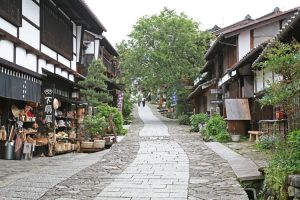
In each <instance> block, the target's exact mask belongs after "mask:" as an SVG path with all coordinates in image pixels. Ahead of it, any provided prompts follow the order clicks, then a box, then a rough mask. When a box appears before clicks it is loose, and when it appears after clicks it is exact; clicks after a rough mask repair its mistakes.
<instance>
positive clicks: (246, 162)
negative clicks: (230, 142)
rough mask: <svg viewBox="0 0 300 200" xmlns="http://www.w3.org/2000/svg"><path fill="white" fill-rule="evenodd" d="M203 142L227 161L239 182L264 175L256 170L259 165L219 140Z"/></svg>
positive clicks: (256, 178)
mask: <svg viewBox="0 0 300 200" xmlns="http://www.w3.org/2000/svg"><path fill="white" fill-rule="evenodd" d="M205 144H206V146H208V147H209V148H210V149H211V150H213V151H214V152H215V153H216V154H218V155H219V156H220V157H221V158H223V159H224V160H226V161H227V162H228V163H229V165H230V166H231V168H232V170H233V171H234V173H235V175H236V176H237V178H238V179H239V180H240V181H241V182H243V181H253V180H261V179H264V176H263V175H262V174H261V173H260V172H259V171H258V168H259V167H258V166H257V165H256V164H255V163H254V162H253V161H252V160H251V159H248V158H244V157H243V156H241V155H240V154H238V153H236V152H234V151H232V150H231V149H229V148H228V147H226V146H224V145H223V144H221V143H219V142H207V143H205Z"/></svg>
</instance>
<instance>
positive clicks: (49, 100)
mask: <svg viewBox="0 0 300 200" xmlns="http://www.w3.org/2000/svg"><path fill="white" fill-rule="evenodd" d="M43 92H44V102H45V103H44V105H45V106H44V115H45V122H46V123H53V95H54V94H53V89H52V88H47V89H44V91H43Z"/></svg>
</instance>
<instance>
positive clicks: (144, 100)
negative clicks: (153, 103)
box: [142, 97, 146, 107]
mask: <svg viewBox="0 0 300 200" xmlns="http://www.w3.org/2000/svg"><path fill="white" fill-rule="evenodd" d="M142 102H143V107H145V105H146V98H145V97H143V98H142Z"/></svg>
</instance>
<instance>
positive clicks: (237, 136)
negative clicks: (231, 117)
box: [231, 127, 241, 142]
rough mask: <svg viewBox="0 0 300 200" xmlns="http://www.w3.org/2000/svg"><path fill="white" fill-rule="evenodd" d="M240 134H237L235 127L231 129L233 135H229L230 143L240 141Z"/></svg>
mask: <svg viewBox="0 0 300 200" xmlns="http://www.w3.org/2000/svg"><path fill="white" fill-rule="evenodd" d="M240 138H241V136H240V134H238V133H237V132H236V131H235V127H234V128H233V133H232V134H231V140H232V142H238V141H240Z"/></svg>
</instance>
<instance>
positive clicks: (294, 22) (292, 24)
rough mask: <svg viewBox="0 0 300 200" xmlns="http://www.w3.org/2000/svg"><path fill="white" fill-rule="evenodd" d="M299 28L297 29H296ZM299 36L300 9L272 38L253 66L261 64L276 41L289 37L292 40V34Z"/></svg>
mask: <svg viewBox="0 0 300 200" xmlns="http://www.w3.org/2000/svg"><path fill="white" fill-rule="evenodd" d="M296 27H297V28H296ZM293 32H294V34H295V36H296V35H297V36H298V37H300V36H299V34H300V7H299V8H298V10H297V12H295V13H294V15H293V16H292V17H291V19H289V20H288V21H287V22H286V23H285V24H284V25H283V27H282V29H280V30H279V31H278V32H277V34H276V35H275V36H274V38H272V39H271V40H270V41H269V43H268V44H267V46H266V48H265V49H264V50H263V52H262V53H261V54H260V55H259V56H258V58H257V59H256V60H255V61H254V62H253V65H252V66H254V65H256V64H257V63H258V62H260V61H261V60H262V59H263V57H264V56H265V55H266V53H267V50H268V49H269V48H271V47H272V45H273V43H274V41H275V40H279V41H284V40H285V39H286V38H287V37H288V36H289V37H290V38H291V37H292V36H293V35H292V34H291V33H293Z"/></svg>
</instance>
